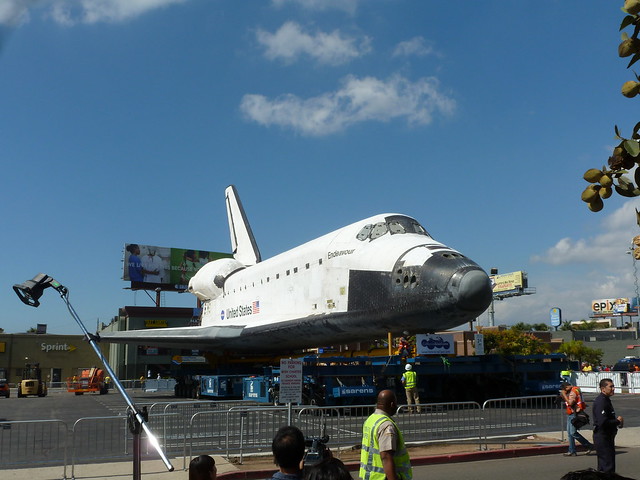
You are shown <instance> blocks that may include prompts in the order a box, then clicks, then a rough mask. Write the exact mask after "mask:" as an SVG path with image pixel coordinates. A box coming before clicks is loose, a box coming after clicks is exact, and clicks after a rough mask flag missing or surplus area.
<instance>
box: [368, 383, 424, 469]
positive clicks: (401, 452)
mask: <svg viewBox="0 0 640 480" xmlns="http://www.w3.org/2000/svg"><path fill="white" fill-rule="evenodd" d="M397 408H398V404H397V399H396V394H395V393H394V392H393V390H382V391H381V392H380V393H379V394H378V399H377V403H376V409H375V411H374V412H373V413H372V414H371V415H370V416H369V418H367V420H366V421H365V422H364V425H363V427H362V450H361V453H360V473H359V476H360V478H361V479H362V480H385V479H386V480H411V477H412V475H413V472H412V469H411V461H410V459H409V453H408V452H407V447H406V446H405V444H404V439H403V438H402V432H400V429H399V428H398V425H396V423H395V422H394V421H393V420H392V419H391V417H392V416H393V414H394V413H396V409H397Z"/></svg>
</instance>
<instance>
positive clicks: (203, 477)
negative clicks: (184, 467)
mask: <svg viewBox="0 0 640 480" xmlns="http://www.w3.org/2000/svg"><path fill="white" fill-rule="evenodd" d="M216 473H217V472H216V461H215V460H214V459H213V458H212V457H210V456H209V455H200V456H198V457H196V458H194V459H193V460H191V462H190V463H189V480H214V479H215V478H216Z"/></svg>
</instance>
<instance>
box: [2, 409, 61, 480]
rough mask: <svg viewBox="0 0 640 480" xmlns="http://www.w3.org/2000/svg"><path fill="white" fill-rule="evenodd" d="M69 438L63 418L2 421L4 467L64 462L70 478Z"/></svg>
mask: <svg viewBox="0 0 640 480" xmlns="http://www.w3.org/2000/svg"><path fill="white" fill-rule="evenodd" d="M68 439H69V432H68V427H67V424H66V423H65V422H63V421H62V420H33V421H31V420H29V421H12V422H0V467H1V468H0V469H4V468H7V467H9V466H23V465H42V466H45V465H59V464H62V465H63V466H64V477H63V478H67V448H68V443H69V442H68Z"/></svg>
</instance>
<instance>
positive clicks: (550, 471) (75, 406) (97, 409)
mask: <svg viewBox="0 0 640 480" xmlns="http://www.w3.org/2000/svg"><path fill="white" fill-rule="evenodd" d="M12 393H13V392H12ZM130 394H132V396H133V397H134V400H135V401H136V403H138V404H139V405H141V404H149V405H150V404H152V403H154V402H156V401H164V402H169V401H173V400H175V399H174V398H173V397H172V396H168V395H162V394H157V393H155V394H146V393H144V392H141V391H140V390H137V391H132V392H130ZM586 397H587V401H589V403H592V400H593V398H594V397H595V395H593V394H592V395H587V396H586ZM613 402H614V406H615V407H616V411H617V413H618V414H620V415H623V416H624V417H625V424H626V426H627V427H635V426H640V398H639V397H638V396H633V395H620V394H619V395H616V396H615V397H614V398H613ZM125 410H126V406H125V403H124V401H123V400H122V398H121V396H120V395H119V394H118V393H117V392H111V393H110V394H108V395H93V394H91V395H89V394H86V395H83V396H74V395H72V394H69V393H67V392H51V394H50V395H49V396H47V397H45V398H38V397H28V398H22V399H18V398H16V397H15V395H14V396H13V397H12V398H9V399H0V419H3V420H5V421H19V420H34V419H59V420H62V421H64V422H66V423H67V424H69V425H72V424H73V423H74V422H75V421H76V420H77V419H78V418H82V417H94V416H112V415H118V414H122V415H124V413H125ZM587 436H589V434H587ZM619 440H620V441H618V442H617V443H618V444H619V445H623V447H624V448H621V449H619V456H618V460H617V461H618V472H619V473H620V474H622V475H625V476H629V477H631V478H634V475H635V476H636V477H637V478H640V475H639V474H638V473H636V472H640V455H638V454H639V453H640V428H630V429H629V428H625V429H624V430H623V431H621V435H620V437H619ZM105 461H108V460H106V459H105ZM145 463H146V462H145ZM110 465H113V468H115V466H116V465H115V464H110ZM124 465H125V467H128V465H127V464H126V463H125V464H124ZM595 466H596V457H595V456H579V457H574V458H566V457H563V456H562V455H559V454H554V455H545V456H535V457H526V458H509V459H502V460H484V461H474V462H471V463H448V464H444V465H427V466H417V467H416V470H415V478H416V480H423V479H424V480H437V479H439V478H442V479H445V478H446V479H447V480H452V479H456V478H465V479H470V480H473V479H478V480H485V479H486V480H496V479H500V478H505V479H506V478H509V479H512V478H518V480H527V479H529V478H531V479H534V478H535V479H536V480H537V479H546V478H557V479H559V478H560V477H561V476H562V475H564V474H565V473H567V472H568V471H572V470H579V469H584V468H588V467H595ZM94 467H95V468H98V469H99V468H104V467H103V466H99V465H94ZM86 468H90V466H88V465H87V466H86ZM111 468H112V467H111V466H110V467H109V469H111ZM24 470H26V471H29V470H32V469H23V472H22V473H23V474H24V473H26V472H25V471H24ZM35 470H38V469H35ZM35 470H32V471H33V473H35ZM143 470H144V469H143ZM158 471H159V472H162V471H163V469H162V468H160V469H159V470H158ZM58 472H59V469H58ZM167 475H169V476H163V477H161V478H166V479H167V480H168V479H169V478H171V479H174V478H186V476H185V474H184V472H173V473H171V474H167ZM14 478H18V477H14ZM24 478H27V477H24ZM30 478H31V480H35V478H47V477H38V476H32V477H30ZM52 478H55V477H52ZM57 478H59V477H57ZM154 478H155V477H154Z"/></svg>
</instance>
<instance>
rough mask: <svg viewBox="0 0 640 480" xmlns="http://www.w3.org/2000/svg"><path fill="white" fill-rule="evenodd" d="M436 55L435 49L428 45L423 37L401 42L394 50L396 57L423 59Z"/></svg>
mask: <svg viewBox="0 0 640 480" xmlns="http://www.w3.org/2000/svg"><path fill="white" fill-rule="evenodd" d="M432 53H434V49H433V47H432V46H431V45H428V44H427V42H426V41H425V39H424V38H423V37H413V38H412V39H411V40H407V41H405V42H400V43H398V45H396V48H395V49H394V50H393V56H394V57H409V56H413V55H415V56H418V57H423V56H425V55H430V54H432Z"/></svg>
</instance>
